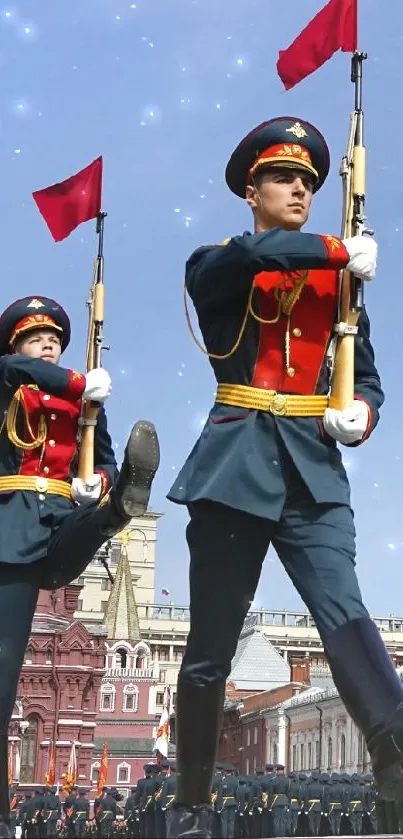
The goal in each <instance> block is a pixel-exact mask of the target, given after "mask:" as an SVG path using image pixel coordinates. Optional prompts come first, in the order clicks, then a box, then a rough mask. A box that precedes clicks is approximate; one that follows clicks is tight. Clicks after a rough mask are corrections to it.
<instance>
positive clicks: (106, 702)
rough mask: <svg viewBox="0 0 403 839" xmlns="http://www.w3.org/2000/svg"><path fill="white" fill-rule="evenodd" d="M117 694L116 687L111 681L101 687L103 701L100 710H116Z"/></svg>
mask: <svg viewBox="0 0 403 839" xmlns="http://www.w3.org/2000/svg"><path fill="white" fill-rule="evenodd" d="M115 695H116V688H115V686H114V685H111V684H110V683H108V682H107V683H106V684H105V685H102V687H101V702H100V706H99V709H100V711H114V710H115Z"/></svg>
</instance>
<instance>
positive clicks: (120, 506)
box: [0, 297, 159, 818]
mask: <svg viewBox="0 0 403 839" xmlns="http://www.w3.org/2000/svg"><path fill="white" fill-rule="evenodd" d="M69 340H70V322H69V319H68V317H67V315H66V313H65V312H64V311H63V309H62V308H61V306H59V305H58V303H56V302H55V301H54V300H50V299H48V298H46V297H25V298H23V299H22V300H17V301H16V302H15V303H13V304H12V305H11V306H9V307H8V309H6V311H5V312H3V314H2V315H1V317H0V414H1V417H2V423H1V427H0V432H1V433H0V496H1V507H0V648H1V650H2V656H1V673H2V678H1V681H0V814H1V815H4V816H5V817H7V815H8V808H9V799H8V783H7V782H8V767H7V746H8V742H7V728H8V724H9V720H10V716H11V711H12V708H13V705H14V700H15V696H16V690H17V685H18V679H19V672H20V668H21V665H22V661H23V656H24V651H25V647H26V643H27V640H28V637H29V633H30V630H31V622H32V616H33V613H34V609H35V605H36V601H37V596H38V591H39V589H40V588H45V589H56V588H60V586H63V585H65V584H67V583H68V582H70V581H71V580H73V579H74V578H75V577H77V576H78V575H79V574H80V573H81V572H82V570H83V569H84V568H85V567H86V565H87V564H88V562H90V560H91V559H92V557H93V556H94V554H95V553H96V551H97V550H98V548H99V547H100V546H101V545H102V544H103V542H105V541H106V540H107V539H109V538H110V537H111V536H113V535H114V534H115V533H117V532H118V531H119V530H121V529H122V528H124V527H125V526H126V525H127V524H128V522H129V521H130V519H131V517H132V516H133V515H142V514H143V513H145V511H146V509H147V504H148V499H149V495H150V490H151V483H152V480H153V477H154V474H155V472H156V469H157V467H158V462H159V449H158V440H157V436H156V432H155V429H154V426H153V425H152V424H151V423H146V422H139V423H137V424H136V425H135V426H134V429H133V431H132V433H131V435H130V438H129V442H128V444H127V447H126V451H125V456H124V460H123V465H122V469H121V471H120V474H119V475H118V472H117V467H116V460H115V456H114V453H113V450H112V445H111V439H110V436H109V434H108V431H107V422H106V415H105V411H104V408H103V403H104V402H105V401H106V400H107V398H108V396H109V394H110V391H111V382H110V378H109V376H108V374H107V372H106V371H105V370H102V369H95V370H91V371H90V372H89V373H87V375H83V374H81V373H77V372H74V371H72V370H68V369H66V368H64V367H61V366H59V361H60V357H61V354H62V352H63V351H64V350H65V349H66V347H67V346H68V344H69ZM83 399H84V400H87V401H91V402H94V403H97V404H100V406H101V407H100V411H99V414H98V419H97V423H96V427H95V450H94V456H95V471H94V474H93V475H92V476H90V478H89V479H88V480H87V482H86V483H84V482H83V481H82V480H81V478H79V477H77V476H75V475H74V471H73V474H72V469H73V464H74V462H75V460H76V455H77V435H78V431H79V427H80V426H79V423H80V422H81V413H82V403H83ZM84 421H85V420H84ZM16 521H18V527H15V522H16ZM0 818H1V816H0Z"/></svg>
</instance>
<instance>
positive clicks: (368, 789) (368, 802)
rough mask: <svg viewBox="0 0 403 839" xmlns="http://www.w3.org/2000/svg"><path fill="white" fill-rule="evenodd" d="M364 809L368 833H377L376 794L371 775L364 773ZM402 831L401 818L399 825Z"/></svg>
mask: <svg viewBox="0 0 403 839" xmlns="http://www.w3.org/2000/svg"><path fill="white" fill-rule="evenodd" d="M364 781H365V809H366V811H367V820H368V833H378V818H377V807H376V804H377V794H376V789H375V786H374V779H373V777H372V775H365V777H364ZM399 830H400V832H401V833H402V832H403V820H402V823H401V825H400V827H399Z"/></svg>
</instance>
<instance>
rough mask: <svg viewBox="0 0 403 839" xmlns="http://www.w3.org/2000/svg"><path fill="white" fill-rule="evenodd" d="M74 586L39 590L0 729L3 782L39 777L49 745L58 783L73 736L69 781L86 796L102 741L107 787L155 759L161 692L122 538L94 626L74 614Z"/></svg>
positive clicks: (128, 780) (126, 780)
mask: <svg viewBox="0 0 403 839" xmlns="http://www.w3.org/2000/svg"><path fill="white" fill-rule="evenodd" d="M80 591H81V585H78V584H71V585H70V586H66V587H65V588H63V589H59V590H58V591H55V592H45V591H41V592H40V595H39V599H38V604H37V608H36V612H35V616H34V621H33V627H32V633H31V637H30V640H29V643H28V647H27V650H26V654H25V660H24V665H23V668H22V672H21V677H20V682H19V688H18V695H17V702H16V705H15V708H14V714H13V718H12V722H11V726H10V731H9V743H10V750H11V752H12V764H13V778H14V779H15V780H18V781H19V783H20V784H21V785H23V784H43V783H45V774H46V770H47V768H48V761H49V754H50V750H51V748H53V744H55V783H62V782H63V776H64V774H65V772H66V770H67V767H68V762H69V758H70V753H71V747H72V744H73V742H74V743H75V747H76V754H77V782H78V783H79V784H80V785H81V786H83V787H87V788H92V794H91V796H90V797H91V798H92V799H93V798H94V794H95V788H96V782H97V778H98V774H99V767H100V760H101V754H102V748H103V744H104V742H107V744H108V751H109V764H108V776H107V784H110V785H114V786H117V787H118V788H119V789H120V790H121V791H122V793H123V794H124V795H126V794H127V792H128V790H129V789H130V787H131V786H132V785H133V784H134V783H135V782H136V781H137V779H138V778H139V777H141V776H142V775H143V764H144V763H148V762H150V761H152V760H155V755H154V751H153V747H154V741H155V735H156V730H157V726H158V723H159V713H157V708H158V709H159V708H160V706H161V704H162V697H161V696H160V692H158V688H157V685H158V683H159V677H160V674H159V665H158V662H157V661H153V660H152V655H151V651H150V647H149V646H148V645H147V644H146V643H145V642H144V641H143V640H142V639H141V637H140V629H139V621H138V615H137V606H136V600H135V595H134V589H133V582H132V579H131V573H130V566H129V561H128V555H127V548H126V546H125V544H124V542H123V543H122V547H121V555H120V559H119V562H118V566H117V569H116V577H115V580H114V583H113V586H112V589H111V594H110V597H109V601H108V605H107V609H106V612H105V617H104V621H103V624H101V625H99V624H96V625H91V626H89V627H86V626H85V625H84V624H83V623H82V622H80V621H77V620H75V619H74V612H75V611H76V610H77V603H78V598H79V596H80ZM159 690H160V689H159Z"/></svg>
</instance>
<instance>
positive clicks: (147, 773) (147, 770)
mask: <svg viewBox="0 0 403 839" xmlns="http://www.w3.org/2000/svg"><path fill="white" fill-rule="evenodd" d="M143 772H144V777H143V778H139V780H138V781H137V789H136V794H135V796H134V810H135V812H136V814H137V818H138V823H139V833H140V836H141V839H145V835H146V817H145V810H143V807H142V804H143V799H144V788H145V785H146V782H147V778H150V777H151V773H152V764H150V763H146V764H144V766H143Z"/></svg>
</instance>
